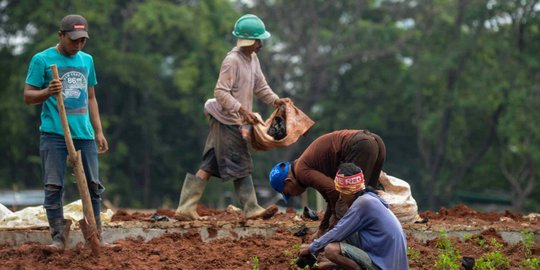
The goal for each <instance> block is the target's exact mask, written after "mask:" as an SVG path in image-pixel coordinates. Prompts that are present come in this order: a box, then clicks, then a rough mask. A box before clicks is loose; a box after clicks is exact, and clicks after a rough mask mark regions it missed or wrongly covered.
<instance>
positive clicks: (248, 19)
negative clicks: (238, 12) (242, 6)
mask: <svg viewBox="0 0 540 270" xmlns="http://www.w3.org/2000/svg"><path fill="white" fill-rule="evenodd" d="M232 34H233V35H234V36H235V37H237V38H241V39H267V38H269V37H270V33H269V32H268V31H266V28H265V27H264V23H263V21H262V20H261V19H259V17H257V16H255V15H253V14H246V15H244V16H242V17H240V18H239V19H238V20H237V21H236V23H235V24H234V30H233V32H232Z"/></svg>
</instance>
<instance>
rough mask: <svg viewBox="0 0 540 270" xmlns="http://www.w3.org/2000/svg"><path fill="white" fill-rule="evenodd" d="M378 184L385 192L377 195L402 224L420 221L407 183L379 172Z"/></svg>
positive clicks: (416, 206)
mask: <svg viewBox="0 0 540 270" xmlns="http://www.w3.org/2000/svg"><path fill="white" fill-rule="evenodd" d="M379 182H381V184H382V185H383V186H384V190H385V191H381V192H380V193H379V195H380V196H381V197H382V198H383V199H384V200H385V201H386V202H387V203H388V204H389V205H390V210H392V212H393V213H394V215H396V217H397V218H398V219H399V221H400V222H401V223H402V224H410V223H414V222H416V221H420V220H421V218H420V216H419V215H418V205H417V204H416V200H415V199H414V198H413V196H412V193H411V186H410V185H409V183H407V182H405V181H403V180H401V179H399V178H396V177H393V176H391V175H387V174H386V173H384V172H381V175H380V176H379Z"/></svg>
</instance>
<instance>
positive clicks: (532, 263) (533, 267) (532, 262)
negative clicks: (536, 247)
mask: <svg viewBox="0 0 540 270" xmlns="http://www.w3.org/2000/svg"><path fill="white" fill-rule="evenodd" d="M521 266H522V267H523V269H527V270H538V269H540V259H539V258H538V257H534V258H527V259H525V260H523V261H522V262H521Z"/></svg>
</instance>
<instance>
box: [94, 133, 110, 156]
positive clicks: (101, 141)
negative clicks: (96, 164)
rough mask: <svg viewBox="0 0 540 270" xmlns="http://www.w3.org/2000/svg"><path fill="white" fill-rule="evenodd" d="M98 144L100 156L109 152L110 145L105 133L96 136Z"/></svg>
mask: <svg viewBox="0 0 540 270" xmlns="http://www.w3.org/2000/svg"><path fill="white" fill-rule="evenodd" d="M96 143H97V147H98V154H104V153H105V152H107V151H108V150H109V143H107V139H105V136H104V135H103V133H99V134H96Z"/></svg>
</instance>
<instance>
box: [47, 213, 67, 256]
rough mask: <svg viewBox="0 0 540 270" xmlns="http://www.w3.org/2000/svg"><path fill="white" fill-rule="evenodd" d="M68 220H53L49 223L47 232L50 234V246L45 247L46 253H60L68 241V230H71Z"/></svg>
mask: <svg viewBox="0 0 540 270" xmlns="http://www.w3.org/2000/svg"><path fill="white" fill-rule="evenodd" d="M71 223H72V222H71V220H69V219H63V218H58V219H53V220H50V221H49V230H50V232H51V238H52V244H50V245H48V246H47V247H45V250H46V251H48V252H62V251H64V249H65V248H66V246H67V243H68V241H69V230H70V228H71Z"/></svg>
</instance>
